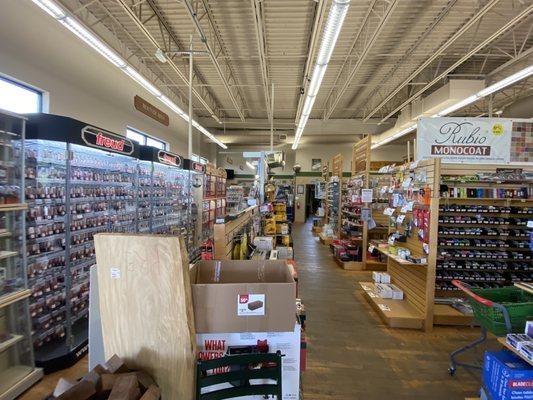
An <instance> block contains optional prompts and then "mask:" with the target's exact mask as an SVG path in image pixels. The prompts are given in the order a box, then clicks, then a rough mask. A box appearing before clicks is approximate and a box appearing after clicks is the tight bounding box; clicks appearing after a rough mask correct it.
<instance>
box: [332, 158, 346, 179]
mask: <svg viewBox="0 0 533 400" xmlns="http://www.w3.org/2000/svg"><path fill="white" fill-rule="evenodd" d="M342 163H343V157H342V154H337V155H336V156H334V157H333V159H332V160H331V174H332V176H338V177H339V178H342Z"/></svg>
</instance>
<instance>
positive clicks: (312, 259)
mask: <svg viewBox="0 0 533 400" xmlns="http://www.w3.org/2000/svg"><path fill="white" fill-rule="evenodd" d="M293 239H294V248H295V256H296V262H297V265H298V271H299V289H300V296H301V297H302V299H303V301H304V304H305V306H306V310H307V329H306V332H307V338H308V346H307V348H308V354H307V371H306V372H305V373H304V374H303V392H304V399H307V400H325V399H328V400H329V399H331V400H333V399H335V400H359V399H365V400H374V399H376V400H378V399H379V400H383V399H389V398H393V399H432V400H437V399H442V400H451V399H464V398H465V397H470V396H472V395H474V394H475V392H476V390H477V388H478V387H479V381H478V379H479V378H478V377H479V376H480V374H479V372H478V371H474V372H468V371H466V370H464V369H460V370H459V371H458V374H457V375H458V376H457V377H454V378H452V377H450V376H449V375H448V373H447V369H448V354H449V352H450V351H451V350H453V349H455V348H457V347H459V346H461V345H463V344H464V343H466V342H468V341H470V340H472V339H473V338H475V337H476V336H477V335H478V334H479V331H478V329H470V328H461V329H458V328H445V327H437V328H435V329H434V331H433V332H431V333H424V332H420V331H414V330H399V329H389V328H388V327H386V326H385V325H384V324H383V323H382V322H381V320H380V319H379V318H378V317H377V315H376V314H375V313H374V311H373V310H372V309H371V308H370V306H369V305H368V304H367V303H366V301H365V299H364V298H363V296H362V293H361V290H360V289H359V288H357V287H356V285H355V282H357V281H362V280H368V279H369V273H368V272H349V271H344V270H342V269H340V268H339V267H338V266H337V264H336V263H335V262H334V261H333V259H332V257H331V253H330V252H329V249H328V248H327V247H326V246H324V245H322V244H321V243H320V241H319V240H318V238H317V237H315V236H313V235H312V233H311V225H310V224H294V233H293ZM479 357H480V358H481V353H480V354H479Z"/></svg>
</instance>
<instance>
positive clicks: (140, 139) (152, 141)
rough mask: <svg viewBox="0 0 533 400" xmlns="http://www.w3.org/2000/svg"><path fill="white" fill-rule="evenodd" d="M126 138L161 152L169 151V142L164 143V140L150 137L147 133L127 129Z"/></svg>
mask: <svg viewBox="0 0 533 400" xmlns="http://www.w3.org/2000/svg"><path fill="white" fill-rule="evenodd" d="M126 137H127V138H128V139H131V140H134V141H136V142H137V143H139V144H142V145H146V146H151V147H155V148H156V149H160V150H168V143H167V142H163V141H162V140H159V139H156V138H154V137H152V136H149V135H147V134H146V133H142V132H139V131H138V130H136V129H132V128H128V129H126Z"/></svg>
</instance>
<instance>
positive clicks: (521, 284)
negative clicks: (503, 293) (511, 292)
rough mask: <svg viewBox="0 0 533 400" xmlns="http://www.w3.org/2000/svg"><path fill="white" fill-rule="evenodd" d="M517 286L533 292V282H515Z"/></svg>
mask: <svg viewBox="0 0 533 400" xmlns="http://www.w3.org/2000/svg"><path fill="white" fill-rule="evenodd" d="M514 285H515V286H516V287H517V288H520V289H522V290H525V291H526V292H528V293H531V294H533V284H531V283H527V282H515V284H514Z"/></svg>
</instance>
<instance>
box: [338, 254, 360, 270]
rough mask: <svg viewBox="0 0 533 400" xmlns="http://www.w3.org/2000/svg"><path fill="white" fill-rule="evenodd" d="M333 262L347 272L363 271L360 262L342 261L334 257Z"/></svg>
mask: <svg viewBox="0 0 533 400" xmlns="http://www.w3.org/2000/svg"><path fill="white" fill-rule="evenodd" d="M333 258H334V259H335V262H336V263H337V265H338V266H339V267H341V268H342V269H345V270H348V271H363V263H362V262H361V261H343V260H341V259H340V258H338V257H336V256H334V257H333Z"/></svg>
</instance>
